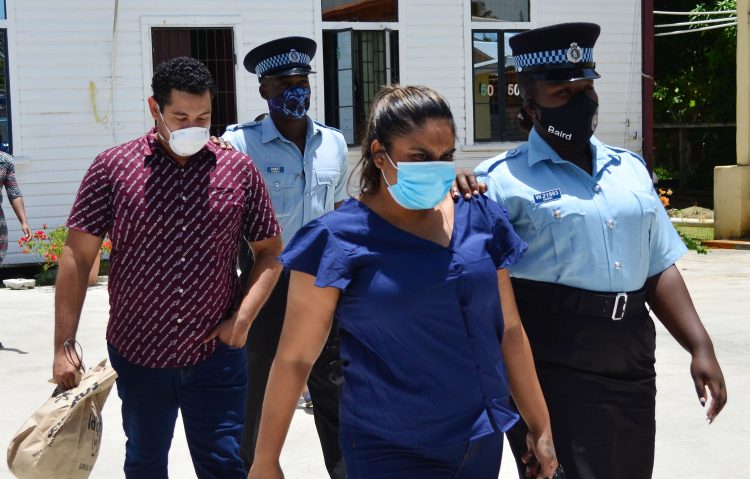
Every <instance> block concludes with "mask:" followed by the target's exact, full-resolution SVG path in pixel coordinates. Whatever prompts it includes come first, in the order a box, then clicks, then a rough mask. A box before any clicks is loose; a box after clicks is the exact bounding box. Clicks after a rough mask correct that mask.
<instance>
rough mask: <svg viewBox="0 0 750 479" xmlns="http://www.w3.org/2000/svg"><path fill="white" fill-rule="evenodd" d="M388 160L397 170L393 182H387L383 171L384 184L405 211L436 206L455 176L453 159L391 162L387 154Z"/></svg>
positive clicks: (381, 171) (446, 192)
mask: <svg viewBox="0 0 750 479" xmlns="http://www.w3.org/2000/svg"><path fill="white" fill-rule="evenodd" d="M385 156H386V158H388V161H390V162H391V164H392V165H393V167H394V168H396V169H397V170H398V173H397V175H396V179H397V182H396V184H395V185H391V184H390V183H388V179H387V178H386V177H385V173H383V170H380V173H381V174H382V175H383V179H384V180H385V183H386V184H387V185H388V191H389V192H390V193H391V196H393V199H394V200H395V201H396V203H398V204H399V205H401V206H403V207H404V208H406V209H408V210H429V209H432V208H434V207H435V206H437V205H438V204H439V203H440V202H441V201H443V198H445V195H447V194H448V190H449V189H450V187H451V185H452V184H453V180H455V179H456V168H455V166H454V165H453V162H452V161H414V162H411V161H409V162H401V163H399V164H398V166H396V165H395V163H393V160H391V157H390V155H388V153H387V152H386V154H385Z"/></svg>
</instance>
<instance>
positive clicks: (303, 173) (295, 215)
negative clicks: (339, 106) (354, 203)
mask: <svg viewBox="0 0 750 479" xmlns="http://www.w3.org/2000/svg"><path fill="white" fill-rule="evenodd" d="M222 138H223V139H224V140H225V141H228V142H230V143H231V144H232V146H233V147H234V148H235V149H236V150H237V151H241V152H242V153H245V154H246V155H248V156H250V158H252V160H253V161H254V162H255V164H256V166H257V167H258V171H260V173H261V174H262V175H263V179H264V180H265V182H266V187H267V188H268V192H269V194H270V195H271V203H272V204H273V209H274V211H275V212H276V217H277V218H278V220H279V223H280V224H281V229H282V233H281V239H282V241H283V243H284V244H285V245H286V243H287V242H288V241H289V240H290V239H292V236H294V234H295V233H296V232H297V230H299V229H300V228H301V227H302V225H304V224H306V223H307V222H309V221H311V220H313V219H315V218H318V217H319V216H322V215H323V214H324V213H327V212H329V211H333V205H334V204H335V203H338V202H340V201H344V200H345V199H347V198H348V197H349V195H348V194H347V191H346V169H347V163H346V162H347V147H346V140H344V135H342V134H341V132H340V131H338V130H336V129H335V128H331V127H329V126H326V125H323V124H321V123H318V122H316V121H313V120H311V119H310V118H309V117H307V137H306V139H305V153H304V155H303V154H302V153H301V152H300V151H299V148H298V147H297V145H295V144H294V143H293V142H291V141H289V140H287V139H286V138H284V137H283V136H282V135H281V133H279V130H278V129H277V128H276V125H275V124H274V122H273V120H272V119H271V117H270V116H268V117H266V118H265V119H264V120H262V121H254V122H250V123H242V124H237V125H229V126H228V127H227V131H226V132H225V133H224V134H223V135H222Z"/></svg>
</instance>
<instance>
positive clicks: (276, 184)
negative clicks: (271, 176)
mask: <svg viewBox="0 0 750 479" xmlns="http://www.w3.org/2000/svg"><path fill="white" fill-rule="evenodd" d="M273 186H275V187H276V188H278V187H280V186H281V183H279V182H278V181H277V182H276V183H274V184H273Z"/></svg>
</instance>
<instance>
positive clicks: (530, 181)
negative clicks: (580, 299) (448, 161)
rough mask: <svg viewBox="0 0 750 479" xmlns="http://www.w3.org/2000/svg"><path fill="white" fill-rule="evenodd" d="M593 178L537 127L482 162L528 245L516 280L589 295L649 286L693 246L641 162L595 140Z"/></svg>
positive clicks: (482, 173)
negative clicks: (560, 152)
mask: <svg viewBox="0 0 750 479" xmlns="http://www.w3.org/2000/svg"><path fill="white" fill-rule="evenodd" d="M590 145H591V153H592V157H593V158H594V160H593V175H589V174H588V173H586V172H585V171H583V170H582V169H580V168H578V167H577V166H575V165H574V164H572V163H570V162H568V161H566V160H564V159H562V158H561V157H560V156H559V155H558V154H557V153H556V152H555V151H554V150H553V149H552V148H551V147H550V146H549V145H548V144H547V142H545V141H544V140H543V139H542V138H541V137H540V136H539V134H538V133H537V132H536V130H533V129H532V131H531V134H530V135H529V141H528V143H526V144H524V145H522V146H520V147H519V148H517V149H515V150H511V151H508V152H506V153H503V154H501V155H499V156H496V157H495V158H491V159H489V160H486V161H484V162H482V163H481V164H480V165H479V166H478V167H477V168H476V170H475V174H476V175H477V179H478V180H479V181H481V182H483V183H486V184H487V188H488V189H487V195H488V196H489V197H490V198H492V199H494V200H495V201H497V202H498V203H500V204H501V205H503V206H504V207H505V208H506V209H507V210H508V213H509V217H510V220H511V223H512V224H513V228H514V229H515V230H516V233H518V235H519V236H520V237H521V238H522V239H523V240H524V241H526V243H528V245H529V249H528V250H527V251H526V254H525V255H524V257H523V258H522V259H521V260H520V261H519V262H518V263H516V264H514V265H513V266H511V267H510V272H511V275H512V276H514V277H517V278H523V279H529V280H534V281H544V282H548V283H558V284H564V285H567V286H572V287H576V288H582V289H587V290H590V291H605V292H627V291H635V290H638V289H640V288H641V287H643V285H644V283H645V282H646V279H647V278H648V277H651V276H654V275H656V274H658V273H661V272H662V271H664V270H665V269H667V268H668V267H670V266H671V265H672V264H674V262H675V261H676V260H677V259H678V258H680V257H681V256H682V255H683V254H685V252H686V251H687V248H686V247H685V245H684V244H683V242H682V240H681V239H680V237H679V235H678V234H677V231H676V230H675V228H674V226H672V223H671V222H670V220H669V217H668V216H667V212H666V211H665V210H664V207H663V206H662V204H661V201H660V200H659V197H658V195H657V194H656V192H655V191H654V187H653V184H652V182H651V176H650V175H649V173H648V171H647V170H646V167H645V163H644V162H643V160H642V159H641V158H640V157H639V156H637V155H635V154H634V153H632V152H630V151H627V150H624V149H620V148H615V147H612V146H608V145H605V144H603V143H602V142H600V141H599V140H597V139H596V138H591V143H590Z"/></svg>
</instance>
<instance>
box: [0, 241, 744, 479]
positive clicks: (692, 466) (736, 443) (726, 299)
mask: <svg viewBox="0 0 750 479" xmlns="http://www.w3.org/2000/svg"><path fill="white" fill-rule="evenodd" d="M678 266H679V268H680V270H681V271H682V273H683V275H684V276H685V279H686V281H687V284H688V287H689V289H690V291H691V293H692V296H693V300H694V302H695V304H696V307H697V308H698V311H699V313H700V314H701V317H702V318H703V321H704V323H705V325H706V327H707V329H708V331H709V333H710V334H711V336H712V337H713V340H714V344H715V347H716V350H717V355H718V357H719V360H720V362H721V364H722V367H723V370H724V374H725V377H726V381H727V385H728V390H729V403H728V405H727V407H726V409H725V410H724V412H723V413H722V414H721V416H719V418H718V419H717V421H716V422H715V423H714V424H712V425H710V426H709V425H707V424H706V421H705V419H704V410H703V409H702V408H701V407H700V405H699V403H698V399H697V397H696V395H695V392H694V389H693V383H692V381H691V379H690V375H689V370H688V366H689V356H688V355H687V353H685V352H684V351H683V350H682V349H681V348H680V347H679V346H678V345H677V343H676V342H675V341H674V340H672V339H671V338H670V336H669V334H668V333H667V332H666V331H665V330H664V328H663V327H661V326H660V325H659V326H657V331H658V340H657V365H656V367H657V372H658V381H657V386H658V391H659V392H658V399H657V409H656V419H657V436H656V466H655V471H654V477H656V478H675V477H679V478H683V479H690V478H695V479H713V478H719V477H729V478H740V477H750V472H748V471H750V454H748V451H750V434H749V432H750V408H748V405H749V404H750V368H748V366H749V364H748V363H749V361H748V359H747V358H748V356H747V355H746V353H745V351H746V349H745V348H747V347H748V346H749V345H750V326H748V324H747V323H745V320H746V319H747V312H748V311H750V295H748V294H747V292H748V287H750V252H748V251H731V250H729V251H724V250H714V251H712V252H711V253H709V254H708V255H706V256H700V255H697V254H694V253H692V252H691V253H690V254H688V255H687V256H686V257H685V258H684V259H683V260H681V261H680V262H679V264H678ZM53 297H54V289H53V288H51V287H44V288H37V289H33V290H27V291H10V290H8V289H0V342H2V343H3V345H4V346H5V349H2V350H0V411H1V412H2V413H1V414H0V446H1V447H2V448H5V447H6V446H7V444H8V442H9V441H10V439H11V437H12V436H13V434H14V433H15V432H16V430H17V429H18V428H19V427H20V426H21V424H22V423H23V422H24V421H25V419H26V418H27V417H28V416H29V415H31V413H32V412H33V411H34V410H35V409H36V408H37V407H39V406H40V405H41V404H42V403H43V402H44V401H45V399H46V398H47V397H48V395H49V394H50V393H51V391H52V389H53V388H52V386H51V385H49V384H47V380H48V379H49V377H50V374H51V359H52V352H51V345H52V332H53ZM107 310H108V305H107V290H106V287H105V286H95V287H93V288H91V289H90V290H89V293H88V297H87V300H86V305H85V309H84V312H83V317H82V319H81V327H80V332H79V335H78V340H79V341H80V343H81V344H82V345H83V347H84V359H85V360H86V361H87V363H88V364H90V365H91V364H94V363H95V362H98V361H99V360H100V359H102V358H104V357H105V356H106V348H105V343H104V329H105V325H106V321H107ZM119 406H120V402H119V399H118V397H117V394H116V392H115V391H114V390H113V391H112V394H111V395H110V397H109V400H108V402H107V404H106V407H105V410H104V438H103V443H102V446H101V452H100V455H99V460H98V462H97V464H96V468H95V469H94V471H93V473H92V475H91V477H92V478H94V479H97V478H98V479H115V478H120V477H123V473H122V463H123V458H124V445H125V437H124V435H123V433H122V429H121V427H120V412H119ZM506 454H507V455H506V459H509V458H510V455H509V454H510V453H509V452H507V453H506ZM0 462H1V463H0V478H10V477H12V476H11V474H10V473H9V472H8V468H7V466H6V464H5V461H0ZM282 466H283V468H284V470H285V473H286V477H287V478H289V479H296V478H325V477H326V475H325V469H324V467H323V461H322V457H321V454H320V446H319V443H318V440H317V437H316V434H315V426H314V424H313V418H312V415H310V414H308V413H307V412H306V411H304V410H302V409H299V410H298V411H297V412H296V414H295V416H294V421H293V423H292V428H291V431H290V433H289V439H288V440H287V443H286V445H285V447H284V452H283V455H282ZM170 476H171V477H173V478H178V479H182V478H194V477H195V473H194V472H193V470H192V466H191V462H190V457H189V453H188V449H187V445H186V442H185V434H184V432H183V431H182V427H181V425H180V424H178V427H177V429H176V431H175V438H174V443H173V446H172V451H171V455H170ZM514 477H515V474H514V473H513V468H512V463H511V461H510V460H506V461H505V462H504V465H503V468H502V470H501V473H500V478H503V479H511V478H514Z"/></svg>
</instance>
